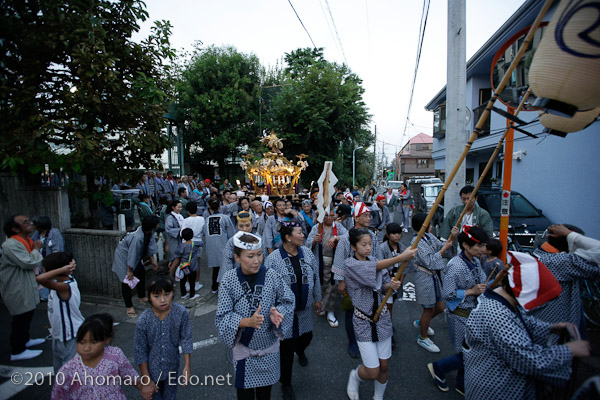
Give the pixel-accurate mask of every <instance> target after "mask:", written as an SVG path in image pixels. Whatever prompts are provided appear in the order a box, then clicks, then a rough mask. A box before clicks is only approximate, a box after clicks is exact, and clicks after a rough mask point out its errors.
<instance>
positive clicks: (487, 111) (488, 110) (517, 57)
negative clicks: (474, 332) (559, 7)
mask: <svg viewBox="0 0 600 400" xmlns="http://www.w3.org/2000/svg"><path fill="white" fill-rule="evenodd" d="M552 2H553V0H546V3H544V6H543V7H542V9H541V10H540V13H539V14H538V16H537V17H536V18H535V21H534V22H533V24H532V25H531V28H529V32H527V36H526V37H525V40H524V41H523V45H522V46H521V48H520V49H519V52H518V53H517V54H516V55H515V58H514V59H513V62H512V63H511V64H510V67H508V70H507V71H506V73H505V74H504V76H503V77H502V80H501V81H500V84H498V87H497V88H496V91H495V93H494V94H493V96H492V97H491V98H490V100H489V101H488V103H487V106H486V107H485V110H484V112H483V114H481V117H480V118H479V121H477V125H476V126H475V129H474V130H473V133H472V134H471V136H470V137H469V141H468V142H467V145H466V146H465V149H464V151H463V152H462V154H461V155H460V157H459V159H458V160H457V161H456V164H455V165H454V168H453V169H452V172H451V173H450V175H448V177H447V178H446V183H444V186H443V187H442V190H440V193H439V194H438V196H437V198H436V199H435V203H433V206H432V207H431V210H430V211H429V214H427V218H425V222H423V226H422V227H421V229H420V230H419V234H418V235H417V238H416V239H415V241H414V242H413V244H412V245H411V248H412V249H416V248H417V247H418V246H419V241H420V240H421V238H422V237H423V235H424V234H425V231H426V230H427V228H428V227H429V224H430V223H431V219H432V218H433V215H434V214H435V211H436V210H437V208H438V206H439V204H440V202H441V201H442V199H443V198H444V194H445V193H446V190H447V189H448V187H449V186H450V183H452V180H453V179H454V177H455V176H456V174H457V172H458V169H459V168H460V165H461V164H462V163H463V161H464V160H465V158H467V154H468V153H469V150H470V149H471V146H472V145H473V142H474V141H475V139H477V135H478V133H479V132H481V130H482V128H483V124H484V123H485V121H487V119H488V117H489V115H490V113H491V111H492V107H493V106H494V103H495V102H496V100H497V99H498V96H499V95H500V94H501V93H502V91H503V90H504V87H505V86H506V84H507V83H508V80H509V79H510V76H511V75H512V72H513V71H514V70H515V68H516V67H517V64H518V63H519V61H521V58H523V54H525V50H526V49H527V47H529V43H530V42H531V40H532V39H533V34H534V33H535V31H536V30H537V29H538V27H539V26H540V24H541V23H542V19H543V18H544V16H545V15H546V13H547V12H548V9H549V8H550V6H551V5H552ZM407 263H408V261H403V262H402V265H401V266H400V268H399V269H398V272H396V275H395V276H394V280H395V281H398V280H399V279H400V277H401V276H402V274H403V273H404V269H405V268H406V264H407ZM391 295H392V289H391V288H390V289H388V291H387V293H386V294H385V297H384V299H383V301H382V302H381V304H380V305H379V307H378V308H377V311H376V312H375V315H373V321H375V322H377V321H378V320H379V316H380V315H381V311H383V307H385V304H386V303H387V300H388V298H389V297H390V296H391Z"/></svg>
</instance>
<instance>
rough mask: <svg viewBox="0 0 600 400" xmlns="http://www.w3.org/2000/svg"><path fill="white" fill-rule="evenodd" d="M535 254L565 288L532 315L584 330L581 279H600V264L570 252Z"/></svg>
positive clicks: (536, 252) (532, 311)
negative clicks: (567, 323)
mask: <svg viewBox="0 0 600 400" xmlns="http://www.w3.org/2000/svg"><path fill="white" fill-rule="evenodd" d="M533 255H534V256H535V257H537V258H538V259H539V260H540V261H541V262H542V263H543V264H544V265H546V267H548V269H549V270H550V272H552V274H553V275H554V277H555V278H556V280H557V281H558V282H559V283H560V286H561V287H562V292H561V293H560V295H559V296H558V297H557V298H555V299H553V300H550V301H549V302H547V303H546V304H543V305H541V306H540V307H536V308H534V309H533V310H531V311H530V312H529V314H530V315H532V316H534V317H536V318H539V319H541V320H542V321H546V322H551V323H552V322H572V323H573V324H575V325H577V327H579V328H580V329H581V328H582V315H583V311H582V304H581V291H580V290H581V289H580V287H579V285H580V282H579V280H580V279H598V278H600V268H598V264H595V263H593V262H590V261H587V260H585V259H583V258H581V257H579V256H578V255H575V254H570V253H548V252H545V251H544V250H542V249H539V248H538V249H536V250H535V251H534V252H533Z"/></svg>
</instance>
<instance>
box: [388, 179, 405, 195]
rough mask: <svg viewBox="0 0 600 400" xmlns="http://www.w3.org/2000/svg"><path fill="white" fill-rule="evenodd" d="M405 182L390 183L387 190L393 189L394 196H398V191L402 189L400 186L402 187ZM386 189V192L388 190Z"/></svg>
mask: <svg viewBox="0 0 600 400" xmlns="http://www.w3.org/2000/svg"><path fill="white" fill-rule="evenodd" d="M403 183H404V181H388V182H387V188H392V189H393V193H394V194H398V189H400V185H402V184H403ZM387 188H386V190H387Z"/></svg>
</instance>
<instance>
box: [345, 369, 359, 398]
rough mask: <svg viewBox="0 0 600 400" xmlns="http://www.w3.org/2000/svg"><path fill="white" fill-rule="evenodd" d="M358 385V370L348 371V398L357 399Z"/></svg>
mask: <svg viewBox="0 0 600 400" xmlns="http://www.w3.org/2000/svg"><path fill="white" fill-rule="evenodd" d="M359 385H360V378H359V377H358V372H357V371H356V370H355V369H353V370H352V371H350V375H349V376H348V385H347V386H346V394H347V395H348V397H349V398H350V400H359V397H358V386H359Z"/></svg>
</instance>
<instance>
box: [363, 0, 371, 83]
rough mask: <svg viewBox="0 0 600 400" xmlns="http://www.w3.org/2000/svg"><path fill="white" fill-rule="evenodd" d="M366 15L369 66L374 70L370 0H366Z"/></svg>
mask: <svg viewBox="0 0 600 400" xmlns="http://www.w3.org/2000/svg"><path fill="white" fill-rule="evenodd" d="M365 16H366V18H367V43H368V44H369V67H370V70H371V72H372V71H373V52H372V51H371V24H370V23H369V0H365Z"/></svg>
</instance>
